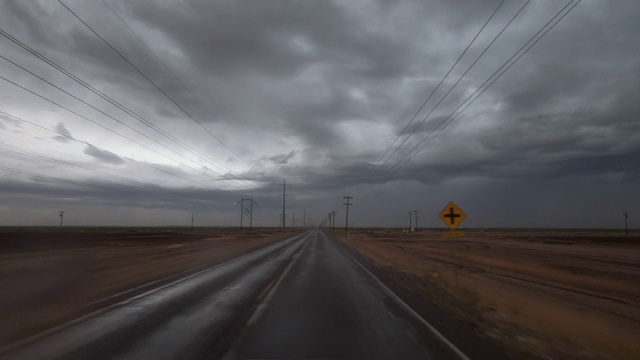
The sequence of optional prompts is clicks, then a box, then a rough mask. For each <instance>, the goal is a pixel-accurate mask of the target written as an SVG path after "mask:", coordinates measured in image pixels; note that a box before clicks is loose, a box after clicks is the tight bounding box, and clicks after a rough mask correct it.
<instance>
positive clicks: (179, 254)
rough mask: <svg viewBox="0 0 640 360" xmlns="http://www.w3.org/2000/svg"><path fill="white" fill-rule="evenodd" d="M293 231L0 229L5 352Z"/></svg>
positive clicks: (0, 342) (0, 338)
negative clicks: (16, 343) (46, 331)
mask: <svg viewBox="0 0 640 360" xmlns="http://www.w3.org/2000/svg"><path fill="white" fill-rule="evenodd" d="M294 234H295V233H294V232H284V233H283V232H281V231H279V230H265V231H255V230H254V231H239V230H214V231H204V230H196V231H187V230H185V231H175V230H150V229H139V230H86V229H83V230H67V231H59V230H38V229H36V230H25V229H22V230H4V231H1V230H0V293H1V294H2V296H1V297H0V312H1V313H2V314H3V320H2V322H0V347H2V346H5V345H7V344H10V343H13V342H15V341H18V340H21V339H24V338H27V337H29V336H32V335H35V334H37V333H40V332H42V331H44V330H47V329H50V328H52V327H54V326H57V325H60V324H63V323H65V322H67V321H69V320H71V319H75V318H78V317H80V316H82V315H85V314H88V313H90V312H93V311H95V310H97V309H100V308H103V307H105V306H108V305H110V304H112V303H115V302H117V301H119V300H122V299H124V298H126V297H130V296H133V295H135V294H136V293H139V292H142V291H145V290H148V289H150V288H153V287H155V286H159V285H161V284H162V283H166V282H168V281H170V280H172V279H171V277H173V278H174V279H175V278H177V277H179V276H184V275H186V274H188V273H190V272H195V271H197V270H199V269H202V268H204V267H206V266H211V265H213V264H217V263H221V262H224V261H226V260H229V259H232V258H235V257H237V256H240V255H242V254H244V253H247V252H250V251H251V250H254V249H257V248H259V247H262V246H266V245H268V244H271V243H274V242H276V241H279V240H282V239H284V238H287V237H290V236H292V235H294ZM178 274H180V275H178ZM152 282H153V283H152ZM150 283H152V284H150ZM131 289H135V290H131ZM123 292H125V293H123Z"/></svg>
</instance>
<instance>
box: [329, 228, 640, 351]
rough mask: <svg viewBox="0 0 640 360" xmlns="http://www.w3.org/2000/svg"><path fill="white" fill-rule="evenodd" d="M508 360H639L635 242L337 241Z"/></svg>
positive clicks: (586, 238) (573, 237)
mask: <svg viewBox="0 0 640 360" xmlns="http://www.w3.org/2000/svg"><path fill="white" fill-rule="evenodd" d="M337 235H338V237H340V238H341V239H342V240H343V241H345V242H346V243H347V244H349V245H350V246H351V247H353V248H355V249H357V250H358V251H359V252H360V253H361V254H362V255H364V256H366V257H367V258H369V259H370V260H371V261H372V262H373V263H375V264H376V266H377V267H378V268H379V269H382V270H384V271H386V272H387V273H388V274H390V276H392V277H393V278H395V279H396V280H397V281H398V282H400V283H401V284H403V285H404V286H406V287H407V288H409V289H411V291H412V292H414V293H415V294H418V295H420V296H422V297H423V298H424V299H425V300H426V301H429V302H433V303H436V304H437V305H438V306H439V307H441V308H442V309H443V310H445V311H446V312H447V313H448V314H449V315H451V316H452V317H454V318H457V319H459V320H461V321H463V322H464V323H466V324H467V326H468V327H469V328H472V329H474V330H475V331H476V332H477V333H479V334H481V335H482V336H484V337H486V338H489V339H491V340H492V341H493V342H495V343H498V344H500V346H501V347H502V348H503V349H505V351H507V353H509V354H510V355H511V356H513V357H514V358H531V359H549V358H562V359H630V358H640V312H639V311H638V309H640V282H639V281H638V279H640V238H638V237H635V238H633V239H631V237H620V236H619V235H608V234H590V233H584V234H579V233H544V232H541V233H534V232H526V233H517V232H494V233H487V232H483V233H468V234H466V235H465V236H464V237H458V238H444V237H443V236H442V234H441V233H439V232H428V231H424V232H418V233H403V232H401V231H393V230H385V231H374V232H373V233H356V234H351V235H350V236H349V237H348V238H346V237H344V236H343V235H340V234H337Z"/></svg>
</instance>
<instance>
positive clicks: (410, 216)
mask: <svg viewBox="0 0 640 360" xmlns="http://www.w3.org/2000/svg"><path fill="white" fill-rule="evenodd" d="M412 218H413V211H409V232H412V231H413V224H412V223H411V219H412Z"/></svg>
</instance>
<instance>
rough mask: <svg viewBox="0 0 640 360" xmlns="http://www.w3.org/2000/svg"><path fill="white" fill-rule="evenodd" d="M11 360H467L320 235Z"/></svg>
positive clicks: (156, 296) (188, 283)
mask: <svg viewBox="0 0 640 360" xmlns="http://www.w3.org/2000/svg"><path fill="white" fill-rule="evenodd" d="M3 357H6V358H9V359H115V358H119V359H192V358H193V359H199V358H221V357H223V358H225V359H255V358H259V359H283V358H286V359H320V358H322V359H465V358H466V356H465V355H464V354H462V352H460V350H458V349H457V348H456V347H455V346H454V345H453V344H451V343H450V342H449V340H447V339H445V338H444V337H443V336H442V335H440V334H439V333H438V332H437V331H434V330H433V328H431V325H430V324H429V323H427V322H426V321H425V320H423V319H421V318H420V317H419V316H417V315H416V314H415V313H413V312H412V311H411V310H409V309H408V308H407V307H406V306H405V305H404V304H403V303H401V302H399V301H398V300H397V298H396V297H395V296H394V295H393V294H392V293H390V292H389V291H388V290H387V289H386V288H385V287H384V285H382V283H380V282H379V281H378V280H377V279H376V278H374V277H373V276H372V275H371V273H369V272H368V271H367V270H366V269H365V268H364V267H363V266H362V265H360V263H359V262H357V261H356V260H355V259H354V258H353V257H352V256H351V255H350V254H349V252H348V251H347V250H346V249H345V247H344V245H342V244H340V243H339V242H338V241H336V240H334V239H332V238H331V237H329V236H328V235H326V234H325V233H323V232H321V231H319V230H312V231H309V232H306V233H303V234H301V235H297V236H294V237H291V238H289V239H287V240H284V241H281V242H278V243H275V244H272V245H269V246H267V247H265V248H262V249H259V250H256V251H254V252H251V253H249V254H246V255H244V256H241V257H238V258H236V259H234V260H231V261H228V262H226V263H223V264H219V265H217V266H214V267H211V268H209V269H206V270H203V271H201V272H199V273H196V274H193V275H190V276H188V277H185V278H182V279H180V280H178V281H175V282H172V283H170V284H167V285H164V286H162V287H159V288H157V289H154V290H151V291H148V292H146V293H143V294H140V295H138V296H135V297H133V298H131V299H128V300H126V301H123V302H120V303H118V304H115V305H113V306H110V307H108V308H106V309H103V310H101V311H99V312H97V313H94V314H92V315H90V316H88V317H84V318H81V319H78V320H76V321H75V322H73V323H71V324H68V325H67V326H66V327H65V328H64V329H63V330H59V331H54V332H52V333H49V334H45V335H44V336H42V338H41V339H39V340H38V341H35V342H34V343H32V344H29V345H28V346H25V347H23V348H22V349H19V350H17V351H14V352H13V353H10V354H4V355H3Z"/></svg>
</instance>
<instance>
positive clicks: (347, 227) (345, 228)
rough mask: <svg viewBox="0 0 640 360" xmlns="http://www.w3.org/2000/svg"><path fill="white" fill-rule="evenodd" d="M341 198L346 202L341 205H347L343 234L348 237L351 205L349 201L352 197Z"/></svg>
mask: <svg viewBox="0 0 640 360" xmlns="http://www.w3.org/2000/svg"><path fill="white" fill-rule="evenodd" d="M342 198H343V199H346V200H347V202H346V203H343V204H342V205H347V219H346V220H345V222H344V233H345V234H347V235H349V206H350V205H353V204H351V203H350V202H349V201H350V200H351V199H353V196H343V197H342Z"/></svg>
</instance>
